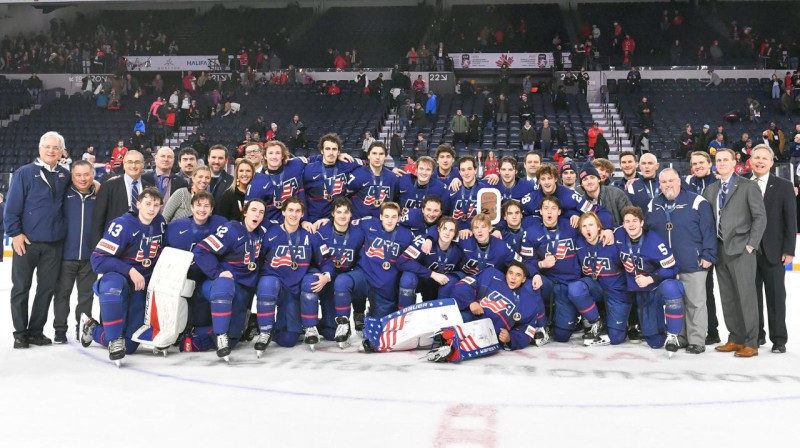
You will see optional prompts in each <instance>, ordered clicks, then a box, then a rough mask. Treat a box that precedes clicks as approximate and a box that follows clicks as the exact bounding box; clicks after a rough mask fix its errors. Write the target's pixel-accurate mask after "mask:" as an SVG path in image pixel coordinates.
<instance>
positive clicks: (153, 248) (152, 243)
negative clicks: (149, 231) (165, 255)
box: [136, 235, 162, 262]
mask: <svg viewBox="0 0 800 448" xmlns="http://www.w3.org/2000/svg"><path fill="white" fill-rule="evenodd" d="M161 244H162V235H156V236H147V237H142V239H140V240H139V250H138V251H137V252H136V261H138V262H142V261H144V259H145V258H155V257H157V256H158V254H159V252H161V250H160V249H161ZM145 252H146V253H147V256H146V257H145V256H144V254H145Z"/></svg>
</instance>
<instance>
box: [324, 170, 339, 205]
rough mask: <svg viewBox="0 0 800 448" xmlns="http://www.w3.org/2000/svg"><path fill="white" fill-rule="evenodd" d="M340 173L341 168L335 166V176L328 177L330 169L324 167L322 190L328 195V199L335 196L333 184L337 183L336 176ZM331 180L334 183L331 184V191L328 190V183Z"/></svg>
mask: <svg viewBox="0 0 800 448" xmlns="http://www.w3.org/2000/svg"><path fill="white" fill-rule="evenodd" d="M338 173H339V167H338V166H336V165H334V166H333V175H332V176H330V177H328V167H326V166H325V165H322V179H323V182H322V189H323V190H325V193H327V195H328V197H331V196H333V192H334V188H333V184H334V183H336V174H338ZM329 180H332V181H333V182H330V184H331V185H330V190H329V189H328V183H329V182H328V181H329Z"/></svg>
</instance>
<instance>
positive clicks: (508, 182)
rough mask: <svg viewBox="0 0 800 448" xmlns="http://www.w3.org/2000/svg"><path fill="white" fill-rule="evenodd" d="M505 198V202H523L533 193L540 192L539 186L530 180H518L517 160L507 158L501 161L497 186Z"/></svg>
mask: <svg viewBox="0 0 800 448" xmlns="http://www.w3.org/2000/svg"><path fill="white" fill-rule="evenodd" d="M495 188H497V189H498V190H500V194H501V195H502V196H503V202H506V201H508V200H509V199H516V200H517V201H519V200H521V199H522V197H523V196H525V195H526V194H528V193H529V192H531V191H534V190H538V189H539V184H538V183H537V182H536V181H533V180H528V179H524V178H523V179H519V180H517V159H515V158H513V157H510V156H505V157H503V158H502V159H500V183H499V184H497V185H496V186H495Z"/></svg>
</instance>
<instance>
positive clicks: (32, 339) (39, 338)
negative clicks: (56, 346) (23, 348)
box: [28, 334, 53, 345]
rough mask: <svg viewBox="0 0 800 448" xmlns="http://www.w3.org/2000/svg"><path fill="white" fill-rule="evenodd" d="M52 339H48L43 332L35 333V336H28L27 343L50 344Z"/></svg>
mask: <svg viewBox="0 0 800 448" xmlns="http://www.w3.org/2000/svg"><path fill="white" fill-rule="evenodd" d="M52 343H53V341H51V340H50V338H48V337H47V336H45V335H43V334H37V335H35V336H28V344H31V345H50V344H52Z"/></svg>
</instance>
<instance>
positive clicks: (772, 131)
mask: <svg viewBox="0 0 800 448" xmlns="http://www.w3.org/2000/svg"><path fill="white" fill-rule="evenodd" d="M763 137H764V143H766V144H768V145H769V147H770V148H772V153H773V154H774V155H775V158H776V160H778V161H783V160H784V159H788V157H785V155H784V153H783V149H784V147H785V146H786V136H785V135H784V134H783V131H781V129H780V128H779V127H778V125H777V123H775V122H774V121H771V122H770V123H769V128H768V129H767V130H765V131H764V132H763Z"/></svg>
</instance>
